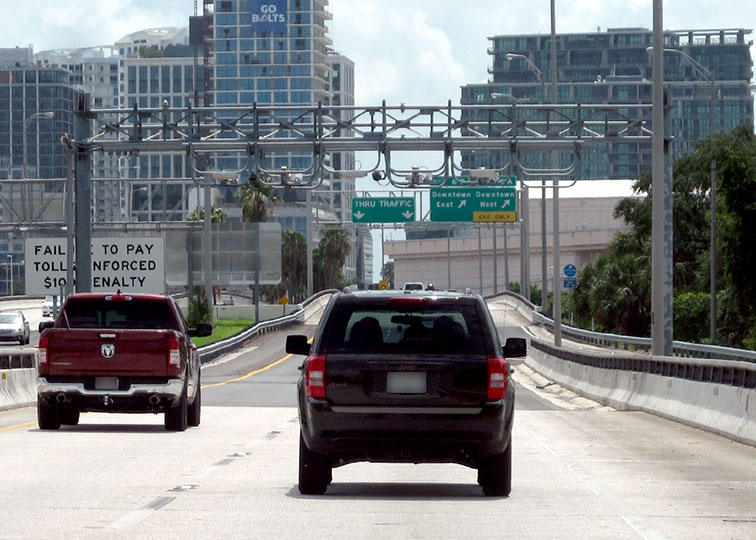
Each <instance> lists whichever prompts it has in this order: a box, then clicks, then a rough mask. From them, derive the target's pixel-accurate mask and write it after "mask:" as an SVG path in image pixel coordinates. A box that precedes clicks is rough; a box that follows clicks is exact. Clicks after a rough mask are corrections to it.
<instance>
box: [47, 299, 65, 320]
mask: <svg viewBox="0 0 756 540" xmlns="http://www.w3.org/2000/svg"><path fill="white" fill-rule="evenodd" d="M54 298H55V297H54V296H53V295H51V294H48V295H47V296H45V303H44V304H42V316H43V317H52V316H53V315H54V314H55V313H54V306H53V299H54ZM62 305H63V297H62V296H58V299H57V308H58V311H60V307H61V306H62Z"/></svg>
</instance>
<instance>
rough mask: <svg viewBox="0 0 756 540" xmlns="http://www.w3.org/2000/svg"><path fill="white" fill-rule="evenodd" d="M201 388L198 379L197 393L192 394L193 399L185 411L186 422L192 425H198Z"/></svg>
mask: <svg viewBox="0 0 756 540" xmlns="http://www.w3.org/2000/svg"><path fill="white" fill-rule="evenodd" d="M201 407H202V389H201V388H200V387H199V381H197V395H196V396H194V401H193V402H192V404H191V405H189V410H188V411H187V417H186V418H187V423H188V424H189V425H190V426H192V427H195V426H198V425H200V412H202V409H201Z"/></svg>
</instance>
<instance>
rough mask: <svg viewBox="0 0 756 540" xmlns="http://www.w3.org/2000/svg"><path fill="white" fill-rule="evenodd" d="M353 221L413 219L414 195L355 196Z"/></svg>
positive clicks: (378, 221) (375, 221)
mask: <svg viewBox="0 0 756 540" xmlns="http://www.w3.org/2000/svg"><path fill="white" fill-rule="evenodd" d="M352 221H353V222H354V223H405V222H408V221H415V198H414V197H355V198H354V199H352Z"/></svg>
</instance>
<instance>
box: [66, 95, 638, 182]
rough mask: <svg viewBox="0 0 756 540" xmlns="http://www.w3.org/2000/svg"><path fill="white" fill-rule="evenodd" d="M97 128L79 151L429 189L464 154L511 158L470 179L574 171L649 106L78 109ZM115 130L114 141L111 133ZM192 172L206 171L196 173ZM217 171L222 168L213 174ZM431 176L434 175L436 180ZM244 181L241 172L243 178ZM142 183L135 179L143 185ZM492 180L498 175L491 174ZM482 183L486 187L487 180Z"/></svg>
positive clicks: (455, 169) (630, 130)
mask: <svg viewBox="0 0 756 540" xmlns="http://www.w3.org/2000/svg"><path fill="white" fill-rule="evenodd" d="M78 114H81V115H86V117H87V118H90V119H91V120H94V123H95V124H96V125H97V126H98V128H97V131H96V132H95V133H91V134H89V135H88V136H87V137H85V138H84V139H83V140H79V139H77V140H76V141H75V144H76V145H77V147H78V148H79V149H80V151H84V152H85V153H89V152H90V151H103V152H108V153H112V154H116V155H127V156H133V155H138V154H140V153H143V152H183V153H186V154H187V155H188V156H190V158H192V161H193V163H196V157H197V156H199V155H203V154H204V155H207V156H214V155H216V156H217V155H220V154H224V155H228V154H236V155H237V156H239V158H240V163H242V166H241V167H240V168H239V169H238V170H236V171H233V172H234V173H235V174H238V175H243V174H247V175H249V174H255V175H256V176H257V177H258V178H260V179H262V180H263V181H264V182H266V183H268V184H270V185H272V186H293V187H299V188H314V187H318V186H319V185H320V183H321V182H322V181H323V178H325V177H326V176H327V175H339V174H341V175H343V176H356V175H358V174H364V175H367V174H371V173H378V174H380V175H381V176H380V177H382V178H387V179H388V180H389V182H391V184H392V185H394V186H395V187H398V188H408V187H413V188H417V187H430V186H433V185H434V184H438V183H439V180H438V178H437V177H442V178H446V177H459V176H463V175H467V174H468V173H469V172H470V171H467V170H465V169H464V168H463V167H462V166H461V165H460V163H459V161H458V159H457V158H458V153H460V152H466V151H487V150H488V151H500V152H501V151H503V152H505V153H507V154H508V155H509V156H510V159H509V160H508V162H507V163H504V164H501V165H500V166H499V167H497V168H496V169H492V170H490V171H483V172H481V171H478V172H477V174H475V176H474V177H472V178H471V180H470V182H471V183H477V182H479V178H481V177H485V176H486V172H489V173H490V176H489V179H494V178H497V177H498V175H496V173H497V172H501V173H505V174H510V173H512V172H515V171H516V172H518V173H520V174H522V175H525V176H539V175H546V174H548V175H554V174H560V173H561V174H563V175H565V176H570V175H574V174H576V173H577V172H578V170H579V162H580V154H581V148H582V146H583V145H586V144H591V143H595V142H601V143H611V142H620V141H622V142H629V141H640V142H646V143H650V141H651V133H652V132H651V129H650V128H651V123H650V115H651V107H650V105H645V104H627V105H622V106H617V105H581V104H556V105H536V104H532V105H531V104H522V103H514V104H511V105H492V104H481V105H452V104H451V102H449V103H448V104H447V105H445V106H425V105H423V106H406V105H400V106H388V105H386V103H385V102H384V103H382V104H381V105H380V106H374V107H362V106H323V105H316V106H305V105H285V106H258V105H253V106H251V107H246V108H239V107H195V108H192V107H189V108H185V109H176V108H169V107H163V108H152V109H139V108H137V107H136V106H135V107H134V108H133V109H98V110H92V111H82V112H79V113H78ZM114 135H115V136H116V137H114ZM550 149H556V150H560V149H561V150H573V151H574V153H573V155H574V156H575V159H574V160H573V164H572V165H571V166H570V167H568V168H567V169H564V170H561V171H554V170H552V169H546V168H543V169H526V168H524V167H521V166H520V165H519V164H518V163H517V160H516V159H513V157H515V158H516V156H517V155H518V154H520V153H521V152H527V151H543V150H550ZM346 151H349V152H375V155H376V162H375V165H374V166H372V167H370V168H368V169H363V170H360V171H351V170H344V171H341V170H334V169H332V168H330V167H329V160H328V158H327V156H328V155H329V154H331V153H334V152H346ZM398 152H437V153H439V155H440V159H439V163H437V164H436V166H435V167H430V168H425V169H423V170H422V171H420V170H418V169H417V168H413V169H411V170H402V169H397V168H395V167H394V166H393V164H392V154H396V153H398ZM281 153H296V154H300V155H309V156H311V159H310V163H309V166H307V167H306V168H302V169H296V170H295V169H288V170H286V171H281V170H278V169H273V168H271V167H269V166H267V165H266V159H265V158H266V156H270V155H272V154H281ZM195 170H196V173H197V174H198V175H203V174H204V173H208V172H212V171H202V170H199V169H195ZM215 172H218V171H215ZM434 177H436V179H435V180H434ZM242 178H243V177H242ZM144 180H145V179H141V181H144ZM494 182H495V180H494ZM488 183H491V182H490V180H489V182H488Z"/></svg>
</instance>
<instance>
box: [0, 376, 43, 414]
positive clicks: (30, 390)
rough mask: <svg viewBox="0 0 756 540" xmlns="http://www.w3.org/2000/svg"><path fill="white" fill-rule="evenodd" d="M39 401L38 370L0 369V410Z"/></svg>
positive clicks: (26, 405)
mask: <svg viewBox="0 0 756 540" xmlns="http://www.w3.org/2000/svg"><path fill="white" fill-rule="evenodd" d="M36 403H37V370H36V368H31V369H29V368H25V369H2V370H0V411H4V410H7V409H16V408H18V407H29V406H32V405H35V404H36Z"/></svg>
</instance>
